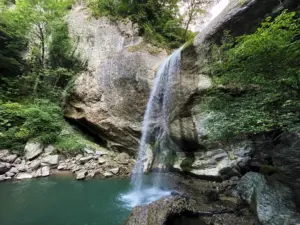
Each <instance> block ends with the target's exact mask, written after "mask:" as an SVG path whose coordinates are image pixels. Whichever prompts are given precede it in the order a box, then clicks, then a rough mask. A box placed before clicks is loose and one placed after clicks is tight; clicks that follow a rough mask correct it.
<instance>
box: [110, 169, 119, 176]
mask: <svg viewBox="0 0 300 225" xmlns="http://www.w3.org/2000/svg"><path fill="white" fill-rule="evenodd" d="M109 171H110V172H112V173H113V174H114V175H117V174H118V173H119V171H120V168H119V167H117V168H113V169H110V170H109Z"/></svg>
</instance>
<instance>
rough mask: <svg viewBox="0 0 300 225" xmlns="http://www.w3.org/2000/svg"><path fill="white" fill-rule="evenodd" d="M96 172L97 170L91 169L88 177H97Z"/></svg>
mask: <svg viewBox="0 0 300 225" xmlns="http://www.w3.org/2000/svg"><path fill="white" fill-rule="evenodd" d="M95 175H96V172H95V171H89V172H88V175H87V177H90V178H93V177H95Z"/></svg>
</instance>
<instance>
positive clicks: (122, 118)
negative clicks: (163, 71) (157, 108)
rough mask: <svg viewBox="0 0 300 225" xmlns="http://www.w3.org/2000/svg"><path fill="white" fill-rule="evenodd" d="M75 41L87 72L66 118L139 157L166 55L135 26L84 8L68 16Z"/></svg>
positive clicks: (108, 144)
mask: <svg viewBox="0 0 300 225" xmlns="http://www.w3.org/2000/svg"><path fill="white" fill-rule="evenodd" d="M68 24H69V29H70V33H71V35H72V36H75V37H79V41H78V51H79V52H80V54H81V55H82V57H83V58H84V59H85V60H87V63H88V71H87V72H85V73H83V74H81V75H80V76H79V77H78V78H77V79H76V81H75V83H74V89H73V90H71V91H72V92H71V93H70V95H69V96H70V97H69V98H68V99H67V101H66V104H65V107H64V114H65V116H66V117H67V118H69V119H72V120H74V121H76V122H78V123H79V124H81V125H82V126H84V127H86V128H87V129H89V130H90V131H91V132H93V133H94V134H95V135H97V136H98V137H99V139H101V140H102V141H103V142H104V143H106V147H107V148H109V149H112V150H118V151H131V152H135V151H136V150H137V147H138V143H139V136H140V130H141V123H142V119H143V114H144V111H145V108H146V104H147V101H148V96H149V93H150V90H151V87H152V82H153V79H154V77H155V69H156V68H157V67H158V66H159V64H160V63H161V62H162V60H163V59H165V58H166V56H167V54H166V52H165V51H163V50H161V49H159V48H157V47H154V46H151V45H149V44H146V43H144V42H143V41H142V38H141V37H139V36H138V27H137V25H135V24H133V23H132V22H131V21H129V20H128V21H123V22H121V21H119V22H112V21H110V20H109V19H108V18H105V17H101V18H99V19H95V18H93V17H91V15H90V13H89V11H88V10H87V9H85V8H81V7H79V6H78V7H75V8H74V9H73V10H72V11H71V13H70V14H69V15H68Z"/></svg>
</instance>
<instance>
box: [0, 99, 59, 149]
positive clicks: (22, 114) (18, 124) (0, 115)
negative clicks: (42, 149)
mask: <svg viewBox="0 0 300 225" xmlns="http://www.w3.org/2000/svg"><path fill="white" fill-rule="evenodd" d="M0 109H1V110H0V125H1V126H0V127H1V129H0V132H1V133H2V135H1V137H0V148H14V147H15V146H18V147H21V148H22V147H23V145H24V144H25V143H26V142H27V141H28V140H29V139H32V138H35V139H38V140H39V141H41V142H42V143H46V144H49V143H53V142H55V141H56V139H57V137H58V135H59V133H60V131H61V127H62V123H63V117H62V112H61V109H60V108H59V107H58V106H57V105H54V104H52V103H51V102H49V101H45V100H42V101H37V102H36V103H35V104H29V105H21V104H20V103H14V102H13V103H12V102H7V103H1V104H0ZM16 150H18V149H16Z"/></svg>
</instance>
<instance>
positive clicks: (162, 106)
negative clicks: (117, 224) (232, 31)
mask: <svg viewBox="0 0 300 225" xmlns="http://www.w3.org/2000/svg"><path fill="white" fill-rule="evenodd" d="M228 3H229V0H220V1H217V3H216V4H215V5H214V6H213V7H212V8H211V10H210V14H211V17H210V20H209V21H204V23H203V27H202V28H201V30H202V29H203V28H205V27H206V26H207V25H208V24H209V22H211V21H212V20H213V19H214V18H215V17H217V16H218V15H219V14H220V13H221V12H222V11H223V9H224V8H225V7H226V6H227V5H228ZM181 50H182V47H181V48H180V49H178V50H177V51H175V52H174V53H173V54H172V55H170V56H169V57H168V58H167V59H166V60H165V61H164V62H163V64H162V65H161V66H160V67H159V69H158V71H157V73H156V78H155V81H154V86H153V89H152V92H151V95H150V98H149V101H148V104H147V108H146V112H145V115H144V121H143V127H142V138H141V142H140V147H139V152H138V159H137V162H136V164H135V167H134V169H133V171H132V177H131V184H132V187H133V190H132V191H131V192H129V193H128V194H125V195H122V196H121V199H122V200H123V201H125V202H126V203H127V204H129V206H130V207H134V206H136V205H142V204H147V203H149V202H152V201H155V200H157V199H159V198H161V197H164V196H167V195H170V194H171V191H169V190H168V187H165V180H166V179H165V177H163V173H162V172H164V171H165V170H167V169H168V165H169V163H168V161H169V160H170V158H172V153H173V152H174V151H176V150H177V149H176V148H178V146H177V145H176V144H175V143H174V142H173V141H172V139H171V138H170V129H169V124H170V122H171V120H172V117H173V114H174V110H175V108H176V102H177V101H176V100H175V99H177V98H178V97H180V94H179V93H180V91H179V90H178V89H179V88H180V82H181V79H180V63H181ZM153 165H154V166H153ZM153 167H154V168H155V169H156V171H155V172H156V173H155V174H154V176H152V177H150V178H149V176H147V175H145V172H149V171H150V170H151V169H152V168H153Z"/></svg>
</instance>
